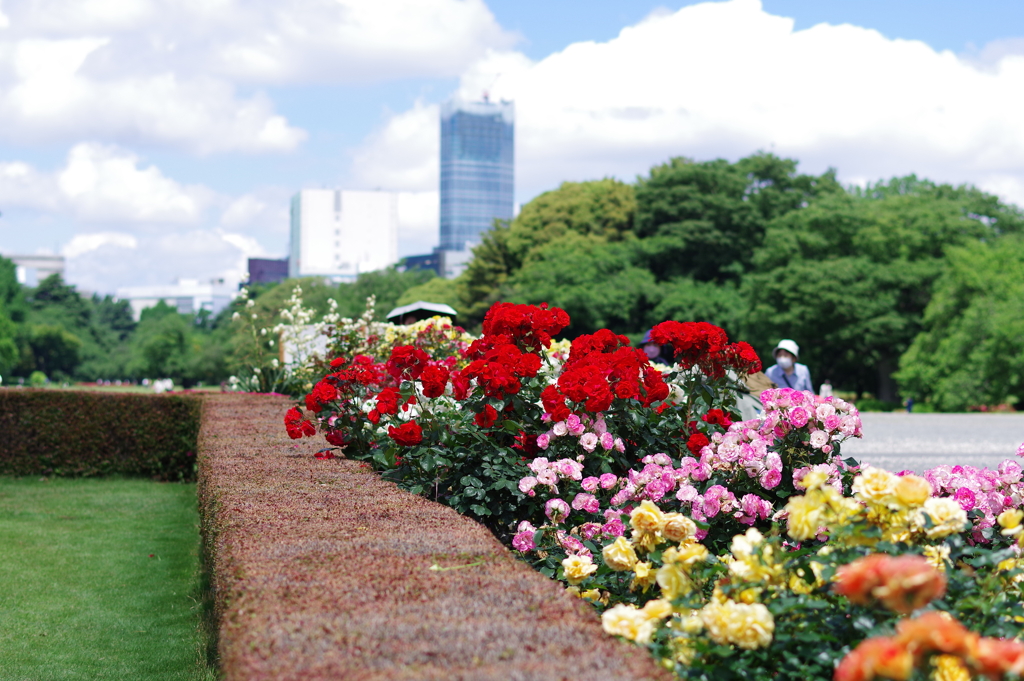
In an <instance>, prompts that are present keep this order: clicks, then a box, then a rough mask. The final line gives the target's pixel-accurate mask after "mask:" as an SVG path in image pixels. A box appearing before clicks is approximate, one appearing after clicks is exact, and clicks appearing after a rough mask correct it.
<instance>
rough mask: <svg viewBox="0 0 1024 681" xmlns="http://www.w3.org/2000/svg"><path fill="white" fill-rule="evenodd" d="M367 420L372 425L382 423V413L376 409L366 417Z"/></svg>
mask: <svg viewBox="0 0 1024 681" xmlns="http://www.w3.org/2000/svg"><path fill="white" fill-rule="evenodd" d="M366 420H367V421H369V422H370V423H380V412H379V411H377V410H376V409H372V410H371V411H370V413H369V414H367V415H366Z"/></svg>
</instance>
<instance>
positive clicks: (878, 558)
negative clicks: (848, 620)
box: [835, 553, 889, 605]
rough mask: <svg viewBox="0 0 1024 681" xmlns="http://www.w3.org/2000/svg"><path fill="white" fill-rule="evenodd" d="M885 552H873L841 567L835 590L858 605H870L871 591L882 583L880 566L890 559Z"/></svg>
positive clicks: (837, 575) (836, 578)
mask: <svg viewBox="0 0 1024 681" xmlns="http://www.w3.org/2000/svg"><path fill="white" fill-rule="evenodd" d="M888 558H889V557H888V556H886V555H885V554H883V553H873V554H871V555H870V556H865V557H864V558H859V559H857V560H855V561H853V562H852V563H850V564H848V565H844V566H843V567H841V568H839V570H838V571H837V572H836V576H835V582H836V585H835V591H836V592H837V593H839V594H842V595H843V596H846V597H847V598H848V599H850V602H851V603H856V604H857V605H868V604H869V603H870V602H871V592H872V591H873V590H874V588H875V587H876V586H878V585H879V583H881V575H880V574H879V572H880V570H879V569H880V567H881V565H882V563H884V562H885V561H886V560H888Z"/></svg>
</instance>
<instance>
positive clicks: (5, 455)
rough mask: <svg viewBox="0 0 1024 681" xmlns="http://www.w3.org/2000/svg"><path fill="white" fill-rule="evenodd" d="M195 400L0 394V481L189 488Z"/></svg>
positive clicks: (195, 427)
mask: <svg viewBox="0 0 1024 681" xmlns="http://www.w3.org/2000/svg"><path fill="white" fill-rule="evenodd" d="M200 404H201V401H200V398H198V397H192V396H176V395H171V396H156V395H135V394H115V395H104V394H100V393H95V392H77V391H70V390H69V391H63V390H61V391H58V390H26V389H0V475H57V476H68V477H86V476H102V475H129V476H143V477H149V478H156V479H159V480H194V479H195V451H196V438H197V436H198V433H199V415H200Z"/></svg>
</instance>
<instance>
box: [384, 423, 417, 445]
mask: <svg viewBox="0 0 1024 681" xmlns="http://www.w3.org/2000/svg"><path fill="white" fill-rule="evenodd" d="M388 435H389V436H391V439H392V440H394V441H395V442H397V443H398V444H400V445H402V446H403V447H412V446H413V445H418V444H419V443H421V442H423V429H422V428H420V424H418V423H416V422H415V421H409V422H408V423H404V424H402V425H401V426H399V427H398V428H395V427H394V426H388Z"/></svg>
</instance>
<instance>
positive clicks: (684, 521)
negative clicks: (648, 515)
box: [661, 513, 697, 542]
mask: <svg viewBox="0 0 1024 681" xmlns="http://www.w3.org/2000/svg"><path fill="white" fill-rule="evenodd" d="M661 534H662V536H663V537H665V539H668V540H669V541H674V542H684V541H686V540H688V539H690V538H692V537H693V536H694V535H695V534H697V525H696V523H694V522H693V521H692V520H690V519H689V518H687V517H686V516H685V515H683V514H682V513H666V514H665V522H664V524H663V525H662V526H661Z"/></svg>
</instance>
